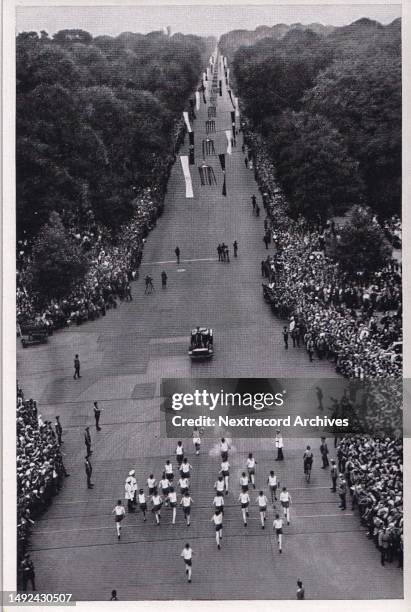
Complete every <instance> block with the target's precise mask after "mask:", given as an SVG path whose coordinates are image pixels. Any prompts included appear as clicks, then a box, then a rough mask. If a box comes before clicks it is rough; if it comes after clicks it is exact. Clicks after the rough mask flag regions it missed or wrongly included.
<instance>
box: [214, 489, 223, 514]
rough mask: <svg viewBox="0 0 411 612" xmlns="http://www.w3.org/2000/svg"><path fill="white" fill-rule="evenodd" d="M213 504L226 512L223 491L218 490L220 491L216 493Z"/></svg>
mask: <svg viewBox="0 0 411 612" xmlns="http://www.w3.org/2000/svg"><path fill="white" fill-rule="evenodd" d="M213 505H214V506H215V508H218V509H219V510H220V511H221V513H222V514H224V497H223V494H222V493H221V491H218V493H216V494H215V497H214V499H213Z"/></svg>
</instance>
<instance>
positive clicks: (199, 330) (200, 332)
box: [188, 326, 214, 359]
mask: <svg viewBox="0 0 411 612" xmlns="http://www.w3.org/2000/svg"><path fill="white" fill-rule="evenodd" d="M213 353H214V348H213V330H212V329H211V327H200V326H198V327H196V328H195V329H192V330H191V334H190V348H189V350H188V354H189V356H190V357H191V358H192V359H196V358H202V359H204V358H207V357H212V355H213Z"/></svg>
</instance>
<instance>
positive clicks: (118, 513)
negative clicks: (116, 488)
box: [113, 499, 126, 539]
mask: <svg viewBox="0 0 411 612" xmlns="http://www.w3.org/2000/svg"><path fill="white" fill-rule="evenodd" d="M113 513H114V514H115V519H114V520H115V522H116V529H117V538H118V539H120V537H121V521H122V520H123V518H124V517H125V516H126V509H125V508H124V506H123V504H122V503H121V499H119V500H117V506H115V508H114V510H113Z"/></svg>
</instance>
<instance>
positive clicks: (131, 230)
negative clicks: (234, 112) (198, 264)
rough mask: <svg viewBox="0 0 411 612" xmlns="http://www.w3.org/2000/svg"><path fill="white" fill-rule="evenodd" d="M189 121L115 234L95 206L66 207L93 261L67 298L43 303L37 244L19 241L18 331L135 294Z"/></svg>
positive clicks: (81, 318)
mask: <svg viewBox="0 0 411 612" xmlns="http://www.w3.org/2000/svg"><path fill="white" fill-rule="evenodd" d="M185 133H186V126H185V123H184V121H183V120H182V119H178V120H176V122H175V127H174V131H173V138H174V154H173V155H168V156H164V157H162V158H158V159H156V160H155V162H154V164H153V169H152V175H153V176H152V186H151V187H146V188H143V189H140V190H138V192H136V196H135V199H134V201H133V216H132V219H131V220H130V222H129V223H127V224H126V225H124V226H123V227H121V228H120V230H119V231H118V232H117V233H116V235H115V236H113V235H112V232H111V231H110V230H109V229H108V228H107V227H105V226H104V225H102V224H101V223H98V222H96V220H95V217H94V215H93V212H92V210H91V209H89V210H87V211H85V212H84V211H81V212H79V211H76V213H73V212H71V211H65V212H63V213H62V215H61V217H62V220H63V223H64V225H65V227H66V228H67V229H68V231H69V233H70V234H71V235H72V236H73V237H74V238H75V240H77V241H78V242H79V243H80V244H81V246H82V248H83V249H84V251H85V252H87V257H88V261H89V267H88V272H87V274H86V276H85V278H84V279H83V282H82V283H80V284H79V285H78V286H76V287H75V288H74V290H73V291H72V292H71V293H70V295H68V296H66V297H65V298H64V299H61V300H57V299H51V300H49V301H48V302H47V303H46V304H45V303H44V301H42V302H41V306H39V300H38V299H37V296H34V295H33V294H32V292H31V291H30V263H31V244H29V243H28V241H27V240H19V241H18V243H17V277H16V302H17V324H18V327H17V330H18V333H19V332H21V331H22V329H23V328H24V326H25V325H26V324H29V326H30V327H32V326H38V327H42V328H46V329H47V330H48V332H49V333H52V331H53V330H54V329H58V328H62V327H66V326H68V325H72V324H75V325H81V323H83V322H85V321H89V320H94V319H96V318H98V317H100V316H105V314H106V311H107V309H109V308H116V307H117V305H118V303H119V302H121V301H123V300H128V299H131V291H130V282H131V281H132V280H134V279H135V278H136V277H137V275H138V267H139V265H140V262H141V258H142V251H143V245H144V241H145V238H146V236H147V234H148V232H149V231H150V230H151V229H152V228H153V227H154V225H155V224H156V220H157V218H158V216H160V215H161V213H162V211H163V204H164V197H165V194H166V191H167V182H168V178H169V174H170V170H171V167H172V165H173V163H174V161H175V156H176V154H177V153H178V150H179V149H180V147H181V145H182V143H183V142H184V135H185Z"/></svg>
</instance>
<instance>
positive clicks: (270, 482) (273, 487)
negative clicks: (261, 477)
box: [267, 470, 278, 504]
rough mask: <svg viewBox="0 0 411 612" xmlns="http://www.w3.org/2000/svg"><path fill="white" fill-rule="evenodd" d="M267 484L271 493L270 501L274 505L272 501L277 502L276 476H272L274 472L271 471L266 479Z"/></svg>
mask: <svg viewBox="0 0 411 612" xmlns="http://www.w3.org/2000/svg"><path fill="white" fill-rule="evenodd" d="M267 484H268V487H269V489H270V493H271V501H272V502H273V504H274V501H277V487H278V482H277V476H276V475H275V474H274V470H271V472H270V474H269V476H268V479H267Z"/></svg>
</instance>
